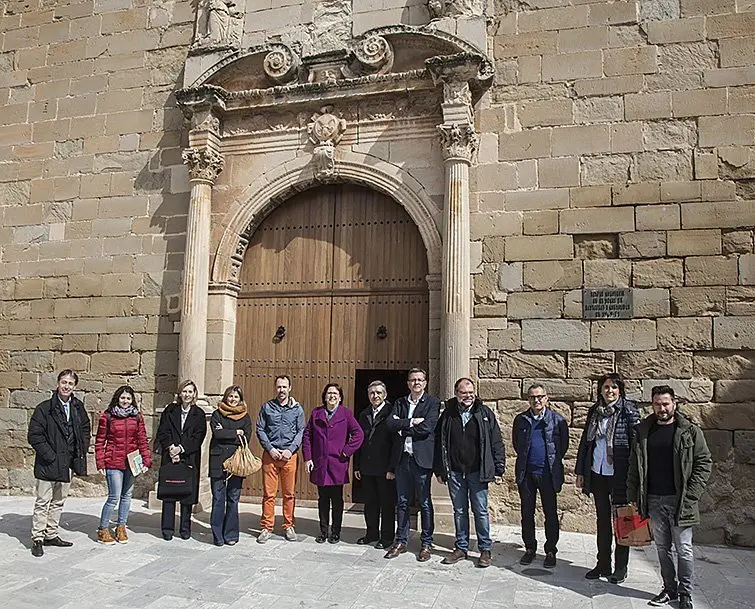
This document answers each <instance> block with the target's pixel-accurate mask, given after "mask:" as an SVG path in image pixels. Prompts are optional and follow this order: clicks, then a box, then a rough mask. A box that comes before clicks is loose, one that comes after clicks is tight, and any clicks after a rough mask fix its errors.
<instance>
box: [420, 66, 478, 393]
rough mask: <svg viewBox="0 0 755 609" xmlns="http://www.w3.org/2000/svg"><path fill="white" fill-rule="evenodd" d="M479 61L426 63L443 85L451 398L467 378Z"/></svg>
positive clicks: (445, 303) (445, 334) (444, 287)
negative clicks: (474, 108)
mask: <svg viewBox="0 0 755 609" xmlns="http://www.w3.org/2000/svg"><path fill="white" fill-rule="evenodd" d="M480 59H481V58H479V57H475V56H470V55H457V56H451V57H445V58H436V61H434V62H432V63H429V65H428V68H429V69H430V72H431V74H432V75H433V79H434V81H435V82H436V83H442V84H443V103H442V104H441V108H442V110H443V124H441V125H439V126H438V131H439V132H440V139H441V142H442V144H443V159H444V164H445V188H444V198H443V261H442V283H441V307H442V309H441V315H442V317H441V340H440V346H441V354H440V355H441V363H440V366H441V379H440V382H441V389H442V391H443V394H442V395H443V397H444V398H445V397H450V396H452V395H453V385H454V382H455V381H456V379H458V378H460V377H463V376H469V337H470V330H469V325H470V320H471V317H472V295H471V279H470V268H469V263H470V253H469V166H470V164H471V163H472V157H473V155H474V153H475V151H476V150H477V134H476V133H475V130H474V123H473V119H472V94H471V91H470V88H469V81H470V80H471V79H472V78H474V77H476V75H477V73H478V70H479V66H480Z"/></svg>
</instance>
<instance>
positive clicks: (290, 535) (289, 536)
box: [283, 527, 299, 541]
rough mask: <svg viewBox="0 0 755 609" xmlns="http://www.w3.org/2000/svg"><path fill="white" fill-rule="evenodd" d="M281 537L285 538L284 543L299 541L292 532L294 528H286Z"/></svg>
mask: <svg viewBox="0 0 755 609" xmlns="http://www.w3.org/2000/svg"><path fill="white" fill-rule="evenodd" d="M283 536H284V537H285V538H286V541H299V538H298V537H297V536H296V531H295V530H294V527H288V528H287V529H286V530H285V531H284V532H283Z"/></svg>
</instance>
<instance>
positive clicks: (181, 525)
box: [160, 501, 194, 537]
mask: <svg viewBox="0 0 755 609" xmlns="http://www.w3.org/2000/svg"><path fill="white" fill-rule="evenodd" d="M193 507H194V506H193V505H190V504H184V503H182V504H181V518H180V519H179V522H178V534H179V535H181V536H183V537H188V536H189V535H191V509H192V508H193ZM175 526H176V502H175V501H163V511H162V516H161V518H160V528H161V529H162V532H163V535H170V536H172V535H173V531H174V529H175Z"/></svg>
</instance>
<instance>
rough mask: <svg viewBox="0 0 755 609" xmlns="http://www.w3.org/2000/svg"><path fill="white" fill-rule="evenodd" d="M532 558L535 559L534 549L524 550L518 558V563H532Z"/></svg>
mask: <svg viewBox="0 0 755 609" xmlns="http://www.w3.org/2000/svg"><path fill="white" fill-rule="evenodd" d="M533 560H535V550H526V551H525V552H524V554H523V555H522V557H521V558H520V559H519V564H520V565H529V564H532V561H533Z"/></svg>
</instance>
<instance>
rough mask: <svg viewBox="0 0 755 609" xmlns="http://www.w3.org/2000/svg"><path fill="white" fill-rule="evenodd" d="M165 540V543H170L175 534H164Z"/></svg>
mask: <svg viewBox="0 0 755 609" xmlns="http://www.w3.org/2000/svg"><path fill="white" fill-rule="evenodd" d="M163 539H164V540H165V541H170V540H171V539H173V533H163Z"/></svg>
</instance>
